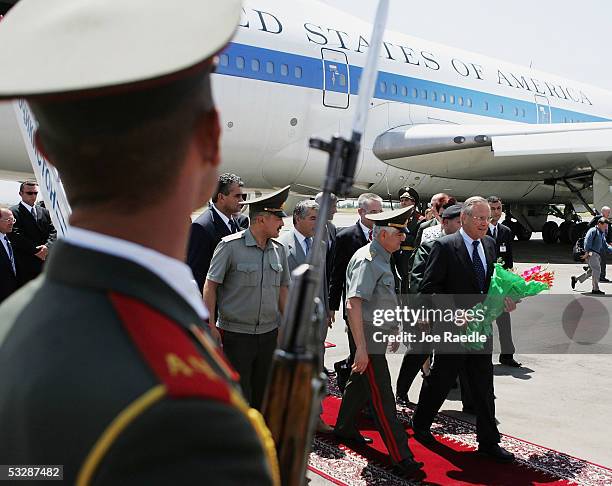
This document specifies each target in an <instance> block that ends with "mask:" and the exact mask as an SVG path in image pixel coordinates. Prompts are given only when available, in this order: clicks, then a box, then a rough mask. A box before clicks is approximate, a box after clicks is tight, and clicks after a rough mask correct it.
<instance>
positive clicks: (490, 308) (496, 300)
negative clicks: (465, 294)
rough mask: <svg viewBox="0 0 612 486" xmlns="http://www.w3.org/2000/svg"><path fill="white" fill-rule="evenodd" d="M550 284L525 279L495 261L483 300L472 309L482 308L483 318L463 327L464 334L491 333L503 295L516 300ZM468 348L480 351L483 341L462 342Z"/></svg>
mask: <svg viewBox="0 0 612 486" xmlns="http://www.w3.org/2000/svg"><path fill="white" fill-rule="evenodd" d="M549 288H550V285H548V284H546V283H544V282H539V281H537V280H529V281H526V280H525V279H524V278H523V277H521V276H520V275H517V274H516V273H513V272H510V271H509V270H506V269H505V268H504V267H503V266H502V265H501V264H499V263H496V264H495V269H494V271H493V276H492V277H491V284H490V285H489V292H488V293H487V297H486V298H485V300H484V301H483V302H481V303H479V304H476V305H475V306H474V307H473V308H472V310H473V311H474V312H477V311H480V310H482V313H483V314H484V318H483V319H482V320H472V321H470V322H468V324H467V326H466V327H465V330H464V334H466V335H468V336H469V335H472V334H475V333H478V334H480V335H481V336H482V335H486V336H490V335H491V334H493V321H494V320H495V319H497V318H498V317H499V316H500V315H501V314H502V313H503V312H504V300H505V297H510V298H511V299H512V300H513V301H515V302H517V301H519V300H520V299H524V298H525V297H530V296H532V295H537V294H539V293H540V292H542V291H544V290H548V289H549ZM476 315H478V314H476ZM462 344H463V346H465V347H466V348H467V349H469V350H473V351H480V350H481V349H483V348H484V343H482V342H480V341H479V340H475V341H474V342H464V343H462Z"/></svg>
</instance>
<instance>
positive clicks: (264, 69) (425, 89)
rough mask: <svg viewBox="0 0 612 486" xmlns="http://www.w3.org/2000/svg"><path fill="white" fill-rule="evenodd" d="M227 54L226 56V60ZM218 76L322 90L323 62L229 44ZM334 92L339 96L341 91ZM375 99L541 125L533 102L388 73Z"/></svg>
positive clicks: (568, 116) (560, 118)
mask: <svg viewBox="0 0 612 486" xmlns="http://www.w3.org/2000/svg"><path fill="white" fill-rule="evenodd" d="M223 54H225V55H226V56H227V58H224V57H223ZM240 58H241V59H242V67H241V68H240V67H239V65H240ZM253 63H254V64H255V65H253ZM268 63H271V64H268ZM254 68H258V69H254ZM349 70H350V71H349V73H350V76H349V78H350V86H349V87H348V88H350V93H351V94H352V95H356V94H357V92H358V81H359V78H360V77H361V71H362V68H361V67H358V66H353V65H350V66H349ZM216 72H217V73H218V74H223V75H228V76H238V77H242V78H249V79H257V80H259V81H269V82H272V83H281V84H288V85H291V86H299V87H302V88H313V89H319V90H322V89H323V63H322V60H321V59H319V58H312V57H308V56H302V55H299V54H290V53H287V52H280V51H275V50H272V49H264V48H261V47H254V46H249V45H246V44H238V43H230V44H229V45H228V47H227V48H226V49H225V50H224V51H223V53H222V55H221V59H220V62H219V65H218V66H217V70H216ZM334 91H336V92H338V89H337V88H336V89H334ZM415 95H416V96H415ZM434 95H435V99H434ZM374 97H375V98H377V99H381V100H388V101H394V102H398V103H408V104H413V105H422V106H429V107H432V108H439V109H442V110H450V111H457V112H462V113H470V114H474V115H480V116H486V117H491V118H499V119H503V120H510V121H516V122H522V123H537V109H538V105H536V103H534V102H529V101H524V100H519V99H515V98H509V97H506V96H499V95H494V94H490V93H485V92H482V91H476V90H472V89H467V88H460V87H457V86H452V85H449V84H443V83H436V82H434V81H427V80H423V79H419V78H413V77H410V76H403V75H400V74H395V73H389V72H385V71H380V72H379V74H378V80H377V83H376V89H375V92H374ZM443 100H444V101H443ZM451 101H452V103H451ZM502 107H503V108H502ZM550 112H551V116H552V120H551V121H552V123H564V122H565V123H566V122H577V121H580V122H600V121H610V120H609V119H608V118H602V117H598V116H594V115H589V114H586V113H580V112H578V111H572V110H565V109H562V108H555V107H551V108H550Z"/></svg>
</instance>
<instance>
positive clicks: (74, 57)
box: [0, 0, 241, 99]
mask: <svg viewBox="0 0 612 486" xmlns="http://www.w3.org/2000/svg"><path fill="white" fill-rule="evenodd" d="M240 13H241V2H240V0H222V1H219V0H181V2H179V4H177V3H176V2H166V1H159V2H151V1H149V0H129V1H122V0H52V1H48V0H21V1H19V2H18V3H17V4H16V5H15V6H14V7H13V8H11V10H9V11H8V13H7V14H6V16H5V17H4V18H3V19H2V21H1V22H0V46H4V48H3V49H0V66H2V76H0V98H37V97H45V98H47V97H57V95H59V94H63V95H64V96H62V97H61V98H60V99H63V98H64V97H66V94H67V93H72V96H74V95H75V93H81V92H89V93H91V92H94V93H98V92H99V91H103V92H104V93H106V92H107V91H109V90H110V91H111V92H113V91H114V90H119V91H121V90H127V88H128V87H130V88H131V89H138V88H139V86H140V85H141V84H142V83H143V82H147V84H146V86H148V87H150V86H151V85H154V84H166V83H169V82H171V81H173V80H177V79H182V78H184V77H188V76H190V75H193V74H195V73H197V72H198V71H200V70H203V69H205V68H207V67H208V66H209V64H210V61H209V60H210V59H211V58H212V57H213V56H214V55H215V54H216V53H217V52H218V51H219V50H221V49H222V48H223V47H224V46H225V44H226V43H227V42H228V41H229V39H230V38H231V37H232V35H233V33H234V31H235V29H236V27H237V25H238V22H239V19H240ZM119 88H121V89H119Z"/></svg>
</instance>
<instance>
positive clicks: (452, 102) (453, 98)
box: [448, 95, 455, 105]
mask: <svg viewBox="0 0 612 486" xmlns="http://www.w3.org/2000/svg"><path fill="white" fill-rule="evenodd" d="M448 101H449V103H450V104H451V105H454V104H455V95H449V97H448Z"/></svg>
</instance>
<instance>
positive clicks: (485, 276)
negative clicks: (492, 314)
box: [413, 196, 516, 462]
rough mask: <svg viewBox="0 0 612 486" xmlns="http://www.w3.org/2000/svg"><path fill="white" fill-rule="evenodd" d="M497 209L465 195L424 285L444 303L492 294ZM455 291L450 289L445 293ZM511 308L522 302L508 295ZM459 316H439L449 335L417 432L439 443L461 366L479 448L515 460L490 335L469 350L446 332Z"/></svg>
mask: <svg viewBox="0 0 612 486" xmlns="http://www.w3.org/2000/svg"><path fill="white" fill-rule="evenodd" d="M490 215H491V210H490V209H489V204H488V203H487V200H486V199H484V198H482V197H479V196H475V197H471V198H469V199H468V200H467V201H465V204H464V206H463V209H462V211H461V226H462V228H461V229H460V230H459V231H458V232H456V233H454V234H452V235H449V236H444V237H442V238H441V239H439V240H437V241H436V242H435V243H434V246H433V248H432V250H431V254H430V257H429V259H428V261H427V265H426V267H425V275H424V277H423V280H422V281H421V285H420V287H419V290H420V292H421V293H423V294H438V296H437V297H436V299H437V300H438V303H442V302H443V303H444V305H448V306H449V308H451V309H452V310H453V311H454V314H455V315H457V311H461V310H467V309H471V308H472V307H473V306H474V305H475V304H476V303H478V302H482V301H483V300H484V298H485V296H486V293H487V291H488V288H489V283H490V281H491V276H492V274H493V263H494V262H495V260H496V251H495V242H494V241H493V239H492V238H491V237H489V236H486V233H487V229H488V227H489V222H490ZM440 294H450V295H446V296H444V295H440ZM505 306H506V310H507V311H511V310H513V309H514V308H516V304H514V303H513V302H512V300H511V299H506V302H505ZM458 324H459V323H458V322H436V323H435V326H436V333H438V331H440V333H441V335H442V336H444V337H445V338H444V339H443V340H442V342H441V344H440V345H438V344H436V348H435V349H436V358H435V362H434V366H433V368H432V371H431V374H430V375H429V376H428V377H426V378H425V380H424V381H423V386H422V388H421V393H420V396H419V404H418V406H417V410H416V412H415V415H414V419H413V429H414V433H415V437H416V438H417V439H418V440H420V441H421V442H423V443H429V444H431V443H434V442H435V439H434V437H433V435H432V434H431V432H430V430H429V429H430V427H431V424H432V423H433V420H434V417H435V415H436V413H437V412H438V410H439V409H440V407H441V406H442V404H443V403H444V400H445V399H446V396H447V395H448V392H449V390H450V389H451V387H452V385H453V383H455V381H456V380H457V375H458V373H459V372H460V371H462V370H463V371H464V372H465V376H466V378H467V380H468V382H469V385H470V389H471V392H472V397H473V400H474V408H475V409H476V417H477V419H476V434H477V439H478V443H479V446H478V451H479V452H480V453H481V454H483V455H486V456H488V457H491V458H493V459H495V460H497V461H501V462H510V461H512V460H513V459H514V456H513V455H512V454H511V453H509V452H507V451H506V450H504V449H503V448H501V447H500V446H499V441H500V435H499V431H498V430H497V423H496V420H495V402H494V397H493V363H492V360H491V346H490V338H489V339H487V343H485V349H484V350H483V351H481V352H468V351H466V349H465V348H463V347H462V346H461V344H459V343H455V342H453V341H452V339H448V338H447V337H446V336H447V335H446V334H444V332H450V333H451V335H452V336H455V335H456V334H457V333H458V332H460V331H459V330H458V327H457V325H458Z"/></svg>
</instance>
